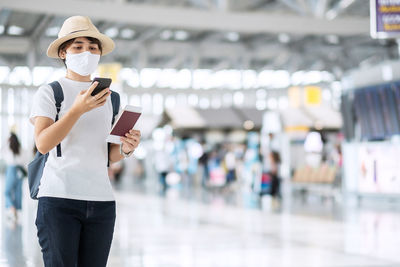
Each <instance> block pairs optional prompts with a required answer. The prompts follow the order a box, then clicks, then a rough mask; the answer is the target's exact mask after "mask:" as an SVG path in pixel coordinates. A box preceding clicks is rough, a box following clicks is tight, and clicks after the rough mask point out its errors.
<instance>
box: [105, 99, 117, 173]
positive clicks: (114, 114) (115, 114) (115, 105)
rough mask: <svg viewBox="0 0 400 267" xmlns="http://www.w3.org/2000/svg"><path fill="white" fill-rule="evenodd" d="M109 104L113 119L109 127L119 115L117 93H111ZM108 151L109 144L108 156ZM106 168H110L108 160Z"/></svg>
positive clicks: (109, 145) (109, 144)
mask: <svg viewBox="0 0 400 267" xmlns="http://www.w3.org/2000/svg"><path fill="white" fill-rule="evenodd" d="M111 104H112V108H113V117H112V120H111V127H112V125H113V124H114V122H115V118H116V117H117V115H118V113H119V105H120V97H119V94H118V93H117V92H114V91H111ZM110 151H111V143H108V155H109V156H110ZM107 167H110V160H108V162H107Z"/></svg>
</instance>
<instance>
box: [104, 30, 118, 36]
mask: <svg viewBox="0 0 400 267" xmlns="http://www.w3.org/2000/svg"><path fill="white" fill-rule="evenodd" d="M104 33H105V34H106V35H107V36H108V37H110V38H115V37H117V35H118V29H117V28H116V27H111V28H108V29H107V30H105V31H104Z"/></svg>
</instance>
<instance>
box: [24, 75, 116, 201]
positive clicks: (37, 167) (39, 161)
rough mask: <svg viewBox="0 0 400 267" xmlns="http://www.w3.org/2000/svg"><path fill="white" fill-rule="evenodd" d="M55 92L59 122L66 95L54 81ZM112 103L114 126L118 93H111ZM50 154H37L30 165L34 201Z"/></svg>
mask: <svg viewBox="0 0 400 267" xmlns="http://www.w3.org/2000/svg"><path fill="white" fill-rule="evenodd" d="M49 85H50V86H51V88H52V89H53V92H54V99H55V101H56V108H57V115H56V118H55V121H58V114H59V113H60V110H61V103H62V102H63V101H64V93H63V90H62V87H61V85H60V83H59V82H57V81H54V82H52V83H50V84H49ZM111 102H112V106H113V118H112V122H111V123H112V124H114V120H115V117H116V116H117V115H118V111H119V105H120V98H119V94H118V93H116V92H113V91H112V92H111ZM108 151H110V143H108ZM48 157H49V153H46V154H41V153H40V152H39V151H38V152H36V155H35V158H34V159H33V160H32V161H31V162H30V163H29V165H28V183H29V191H30V195H31V198H32V199H38V198H37V194H38V193H39V186H40V179H41V178H42V175H43V170H44V166H45V165H46V162H47V158H48ZM57 157H61V144H58V145H57Z"/></svg>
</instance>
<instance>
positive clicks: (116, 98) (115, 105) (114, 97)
mask: <svg viewBox="0 0 400 267" xmlns="http://www.w3.org/2000/svg"><path fill="white" fill-rule="evenodd" d="M111 103H112V107H113V117H112V121H111V125H113V124H114V122H115V118H116V117H117V115H118V112H119V105H120V97H119V94H118V93H117V92H114V91H111Z"/></svg>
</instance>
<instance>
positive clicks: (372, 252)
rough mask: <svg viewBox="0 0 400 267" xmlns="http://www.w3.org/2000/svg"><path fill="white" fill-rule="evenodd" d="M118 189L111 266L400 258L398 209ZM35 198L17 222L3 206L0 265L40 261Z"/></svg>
mask: <svg viewBox="0 0 400 267" xmlns="http://www.w3.org/2000/svg"><path fill="white" fill-rule="evenodd" d="M0 182H3V181H2V180H0ZM116 197H117V201H118V202H117V203H118V210H117V214H118V215H117V223H116V229H115V238H114V241H113V245H112V250H111V255H110V258H109V264H108V266H112V267H117V266H118V267H119V266H126V267H128V266H129V267H211V266H212V267H220V266H221V267H222V266H223V267H245V266H246V267H263V266H268V267H289V266H290V267H291V266H293V267H362V266H363V267H364V266H366V267H378V266H379V267H398V266H400V253H399V248H400V214H399V213H398V212H389V211H388V212H377V211H374V212H371V211H362V212H361V211H352V212H350V213H349V214H350V215H349V216H346V218H345V219H339V220H337V219H331V218H329V217H327V216H322V217H317V216H304V215H298V214H299V213H297V215H293V213H286V212H280V213H275V212H270V211H265V210H264V211H263V210H259V209H250V208H244V207H243V206H238V205H236V206H235V205H227V204H225V203H226V202H225V201H224V198H213V199H212V200H211V201H207V204H205V203H203V202H202V201H198V200H193V199H192V200H187V198H188V197H186V199H182V197H180V196H179V194H174V191H171V192H170V193H169V194H168V195H167V196H166V197H160V196H157V195H155V194H151V193H147V194H144V193H140V192H137V193H134V192H132V191H125V192H121V191H119V192H117V193H116ZM189 199H190V198H189ZM194 199H196V198H194ZM2 201H3V200H2ZM0 204H1V205H2V206H4V205H3V204H4V203H3V202H1V203H0ZM35 205H36V202H35V201H31V200H30V199H28V198H26V199H24V207H25V209H24V212H23V213H22V215H21V218H20V223H19V224H18V225H17V226H16V227H13V226H12V225H10V224H7V223H6V222H7V220H6V219H5V218H4V217H5V214H4V208H3V209H2V218H3V219H2V220H1V223H2V231H1V240H2V242H1V247H0V266H15V267H23V266H43V265H42V263H41V254H40V249H39V247H38V244H37V238H36V228H35V226H34V217H35ZM93 267H96V266H93Z"/></svg>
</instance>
